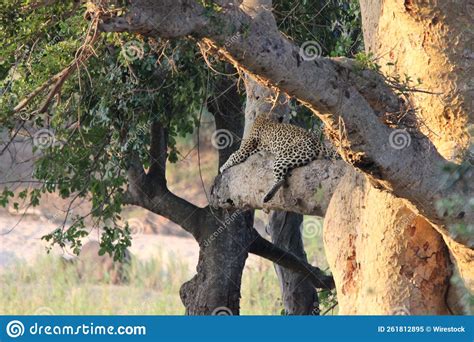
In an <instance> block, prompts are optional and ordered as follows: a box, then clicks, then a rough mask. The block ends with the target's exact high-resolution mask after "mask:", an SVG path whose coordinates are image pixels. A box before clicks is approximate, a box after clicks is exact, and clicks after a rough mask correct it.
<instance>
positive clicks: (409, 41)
mask: <svg viewBox="0 0 474 342" xmlns="http://www.w3.org/2000/svg"><path fill="white" fill-rule="evenodd" d="M459 6H461V5H460V4H459V2H455V1H443V2H442V4H441V2H440V3H439V4H437V2H436V1H427V2H426V1H425V2H420V1H395V0H390V1H378V0H376V1H372V0H370V1H369V0H362V1H361V7H362V16H363V24H364V37H365V43H366V47H367V49H368V51H370V52H372V53H374V55H375V56H377V57H378V58H379V59H378V60H377V63H379V64H380V65H381V66H382V70H383V71H384V72H385V73H387V74H391V73H393V72H395V73H396V74H399V75H404V74H406V75H408V76H410V77H411V78H412V79H415V80H416V79H417V78H420V79H421V81H422V85H421V86H420V87H421V88H423V89H426V90H429V91H433V92H441V93H442V94H443V95H442V96H434V95H432V94H426V93H415V94H412V95H411V100H412V101H414V103H415V104H416V106H417V108H419V113H420V115H421V118H422V120H423V121H424V124H425V126H424V127H423V128H422V129H424V133H425V134H426V135H428V136H429V137H430V139H431V141H432V142H433V143H434V145H435V146H436V147H437V149H438V151H440V152H441V153H442V154H443V155H444V157H445V158H447V159H453V158H458V157H459V156H460V155H461V154H462V152H463V149H465V148H466V147H467V146H468V144H467V139H466V138H467V137H466V131H465V125H466V123H467V122H472V117H471V118H469V117H468V113H469V111H468V110H466V109H467V108H468V104H467V102H465V100H466V99H467V98H471V99H472V93H471V94H468V92H467V91H466V89H467V88H466V87H465V85H466V84H467V83H466V82H467V81H468V78H469V77H470V76H469V72H467V69H468V68H467V66H468V65H469V64H470V65H471V67H472V62H471V63H469V61H468V60H467V58H466V57H463V55H462V53H461V52H462V51H466V50H465V49H466V48H468V37H467V35H466V36H463V35H462V32H463V29H464V28H463V27H465V26H464V25H466V24H467V22H464V23H463V20H464V17H463V16H462V15H461V17H459V13H462V12H463V11H462V10H461V9H460V8H458V7H459ZM464 13H465V12H464ZM471 19H472V18H471ZM471 38H472V36H471ZM387 62H390V63H395V66H394V67H391V66H388V65H387ZM391 68H392V69H391ZM393 69H394V70H393ZM470 75H472V70H471V73H470ZM463 90H464V91H463ZM470 105H472V104H470ZM471 109H472V108H471ZM471 112H472V111H471ZM433 167H435V166H433ZM348 204H350V205H348ZM324 232H325V246H326V251H327V256H328V261H329V263H330V265H331V269H332V270H333V272H334V277H335V281H336V284H337V290H338V299H339V307H340V313H343V314H446V313H449V312H452V311H455V309H454V306H459V303H454V305H453V304H451V305H452V306H453V307H449V305H448V304H447V298H448V290H449V278H450V276H451V274H452V264H451V261H450V259H449V254H448V248H447V245H446V243H445V241H443V238H444V239H445V240H446V242H447V243H448V245H449V244H451V245H454V244H455V242H454V241H453V240H452V239H450V238H449V237H448V236H446V235H444V236H442V235H440V234H439V233H438V232H437V231H435V230H434V229H433V227H432V226H431V225H430V224H429V223H428V222H427V221H426V220H425V219H424V218H423V217H421V216H419V215H416V214H414V213H413V212H412V211H411V210H410V209H408V208H407V207H406V206H405V205H404V203H403V202H402V201H401V200H400V199H398V198H396V197H394V196H393V195H391V194H389V193H386V192H383V191H380V190H377V189H375V188H374V187H373V186H371V185H370V184H369V182H367V180H366V179H365V177H364V176H362V175H360V174H358V173H357V172H354V171H351V172H348V173H347V174H346V175H345V177H344V178H343V180H342V181H341V183H340V184H339V187H338V189H337V191H336V195H335V196H334V197H333V199H332V200H331V203H330V205H329V208H328V211H327V216H326V220H325V228H324ZM450 247H451V246H450ZM458 247H459V246H458ZM460 248H461V249H462V252H460V254H463V260H469V259H471V262H472V250H469V249H467V248H466V249H464V248H462V247H460ZM451 250H452V251H453V250H454V252H453V253H454V256H455V257H457V254H456V250H455V249H453V248H451ZM469 254H471V257H468V256H467V257H466V255H469ZM459 265H460V267H461V272H462V273H464V276H465V279H466V280H467V284H468V286H469V281H470V280H469V279H472V275H470V274H471V272H472V268H471V269H470V270H469V267H466V265H465V264H464V263H463V262H462V261H461V262H459ZM463 265H464V267H463ZM456 304H458V305H456ZM451 309H452V310H451Z"/></svg>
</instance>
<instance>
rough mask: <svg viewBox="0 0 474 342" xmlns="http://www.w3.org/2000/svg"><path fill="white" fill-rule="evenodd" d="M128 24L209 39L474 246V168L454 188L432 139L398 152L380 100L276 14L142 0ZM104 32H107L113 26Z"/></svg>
mask: <svg viewBox="0 0 474 342" xmlns="http://www.w3.org/2000/svg"><path fill="white" fill-rule="evenodd" d="M121 20H122V21H123V20H124V19H121ZM125 20H126V22H127V23H128V25H129V26H130V31H133V32H140V33H142V34H147V35H155V36H160V37H164V38H173V37H182V36H186V35H192V36H194V37H195V38H197V39H201V40H203V41H204V42H205V43H206V44H208V45H210V46H213V47H214V48H215V49H216V50H217V51H218V52H219V54H220V55H221V56H223V57H225V58H227V59H228V60H229V61H230V62H232V63H233V64H234V65H235V66H237V67H239V68H241V69H244V70H245V71H246V72H247V73H249V74H250V75H252V77H254V78H256V79H258V80H259V82H261V83H263V84H265V85H267V86H274V87H277V88H279V89H281V90H282V91H285V92H286V93H288V94H289V95H292V96H295V97H297V98H298V99H299V100H300V101H302V102H303V103H304V104H305V105H306V106H307V107H308V108H310V109H312V110H313V111H314V112H315V113H316V115H318V116H319V117H320V118H321V119H322V120H323V122H324V123H325V125H326V127H327V128H328V129H329V131H330V138H331V140H332V141H333V142H334V143H335V145H336V146H338V148H339V152H340V153H341V155H342V157H343V158H344V160H345V161H347V162H348V163H349V164H351V165H353V166H354V167H356V168H357V169H359V170H361V171H362V172H364V173H365V174H366V175H367V176H368V177H369V178H370V179H371V180H372V182H373V183H374V184H376V185H377V186H379V187H381V188H384V189H386V190H387V191H390V192H391V193H393V194H394V195H395V196H398V197H401V198H404V199H406V200H408V203H407V204H408V205H409V206H410V207H411V208H412V209H413V210H414V211H416V212H417V213H419V214H421V215H422V216H424V217H425V218H427V219H428V220H429V221H430V222H431V223H432V224H433V225H435V226H437V227H438V229H439V230H440V231H441V232H443V233H444V234H448V235H450V236H451V237H452V238H454V239H455V240H456V241H458V242H460V243H462V244H465V245H467V246H470V247H471V248H472V246H473V244H474V241H473V239H471V238H470V237H466V236H460V235H456V234H455V233H454V232H453V228H454V227H455V226H457V225H459V224H464V225H469V224H472V222H474V210H472V208H471V204H470V203H471V202H470V200H471V197H472V195H473V194H474V182H472V179H473V178H474V175H473V174H474V170H473V168H472V166H471V167H470V169H469V170H467V171H465V172H463V173H462V174H460V173H459V172H455V173H453V177H452V182H446V181H445V180H446V172H445V170H446V169H449V168H451V169H456V168H457V165H455V164H453V163H451V162H449V161H447V160H445V159H444V158H443V157H442V156H441V155H440V154H439V153H438V152H437V150H436V148H435V147H434V145H433V144H432V143H431V141H429V140H428V139H427V138H424V137H423V138H422V139H414V138H413V137H414V136H413V135H412V134H409V133H406V134H407V135H408V138H407V139H411V144H409V145H408V146H406V147H405V148H403V149H396V148H393V146H392V144H391V143H390V142H391V137H392V135H393V133H396V132H395V131H394V130H393V129H391V128H389V127H388V126H387V125H386V124H385V123H384V122H383V120H381V118H380V115H381V113H380V111H379V110H378V109H377V108H374V107H375V106H374V107H372V106H373V103H372V102H373V101H371V100H370V98H368V97H367V94H370V93H371V92H370V91H369V92H367V91H366V92H365V93H364V91H363V90H362V89H361V86H360V82H355V83H354V82H353V80H354V79H355V77H353V75H351V72H350V70H348V69H347V68H344V67H343V66H341V63H339V62H335V61H333V60H332V59H329V58H315V59H314V60H304V59H303V58H302V57H301V55H300V49H299V47H298V46H296V45H295V44H294V43H292V42H290V41H289V40H288V39H287V38H286V37H284V36H283V35H282V34H281V33H280V32H279V31H278V29H277V27H276V26H275V25H274V20H273V18H272V17H271V13H263V14H262V15H257V16H256V17H255V18H252V17H251V16H250V15H248V14H247V13H245V12H244V11H242V10H241V9H239V8H237V7H231V8H223V9H222V11H211V12H210V11H209V10H208V11H206V10H205V8H203V7H202V6H201V5H200V4H198V3H197V1H192V0H182V1H174V0H164V1H160V2H159V3H156V2H153V1H150V0H139V1H136V2H134V5H133V6H132V7H130V12H129V14H127V16H126V19H125ZM112 21H113V20H112ZM109 24H110V20H109ZM109 27H110V26H109ZM102 28H103V29H104V30H107V26H106V25H103V26H102ZM230 38H233V39H230ZM374 91H376V89H375V90H374ZM364 95H365V96H364ZM387 95H388V98H386V99H380V100H383V106H382V108H387V109H389V110H388V111H390V110H391V109H394V106H395V105H396V104H398V101H395V100H396V96H395V95H394V94H389V93H387ZM366 97H367V98H366ZM388 100H390V101H388ZM387 105H389V106H388V107H387ZM384 110H385V109H384ZM412 138H413V139H412ZM454 197H456V198H460V199H461V200H460V202H461V203H463V205H459V206H458V207H456V208H455V209H454V211H453V212H451V213H449V214H447V213H446V212H444V211H443V212H439V210H438V207H437V204H438V203H439V201H441V200H443V199H446V198H454Z"/></svg>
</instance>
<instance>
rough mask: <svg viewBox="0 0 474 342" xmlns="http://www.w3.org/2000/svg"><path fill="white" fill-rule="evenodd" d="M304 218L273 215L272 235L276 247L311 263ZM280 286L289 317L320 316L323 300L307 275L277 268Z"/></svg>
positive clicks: (271, 221) (277, 213) (270, 223)
mask: <svg viewBox="0 0 474 342" xmlns="http://www.w3.org/2000/svg"><path fill="white" fill-rule="evenodd" d="M302 223H303V215H301V214H296V213H290V212H286V211H273V212H272V213H271V214H270V220H269V223H268V232H269V234H270V235H271V237H272V242H273V243H274V244H275V246H278V247H281V248H283V249H285V250H288V251H291V252H292V253H293V254H295V255H296V256H298V257H299V258H300V259H302V260H304V261H307V257H306V253H305V251H304V246H303V239H302V236H301V230H300V229H301V224H302ZM275 270H276V273H277V275H278V280H279V282H280V289H281V293H282V300H283V305H284V306H285V314H287V315H318V314H319V300H318V296H317V293H316V289H315V288H314V285H313V284H312V282H311V281H310V280H309V279H308V277H307V275H303V274H299V273H296V272H294V271H292V270H289V269H286V268H284V267H281V266H279V265H277V264H275Z"/></svg>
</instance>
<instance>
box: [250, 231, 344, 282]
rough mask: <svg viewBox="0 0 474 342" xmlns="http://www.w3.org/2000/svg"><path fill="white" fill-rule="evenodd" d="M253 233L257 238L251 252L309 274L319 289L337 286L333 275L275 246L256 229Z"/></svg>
mask: <svg viewBox="0 0 474 342" xmlns="http://www.w3.org/2000/svg"><path fill="white" fill-rule="evenodd" d="M253 234H254V235H255V239H254V241H253V243H252V244H251V245H250V248H249V251H250V253H253V254H256V255H259V256H261V257H263V258H265V259H268V260H270V261H273V262H274V263H276V264H278V265H280V266H283V267H286V268H288V269H289V270H292V271H295V272H298V273H299V274H302V275H305V276H307V277H308V278H309V279H310V280H311V282H312V283H313V285H314V287H316V288H318V289H328V290H331V289H333V288H334V287H335V285H334V279H333V277H332V276H328V275H326V274H324V272H323V271H321V270H320V269H319V268H317V267H314V266H312V265H310V264H308V263H307V262H305V261H304V260H301V259H300V258H298V257H296V256H295V255H294V254H292V253H290V252H287V251H285V250H283V249H281V248H279V247H277V246H275V245H274V244H272V243H271V242H270V241H267V240H265V239H264V238H263V237H262V236H260V234H258V232H257V231H256V230H253Z"/></svg>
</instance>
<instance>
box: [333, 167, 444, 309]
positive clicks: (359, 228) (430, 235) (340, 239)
mask: <svg viewBox="0 0 474 342" xmlns="http://www.w3.org/2000/svg"><path fill="white" fill-rule="evenodd" d="M324 243H325V250H326V256H327V259H328V262H329V264H330V267H331V269H332V270H333V272H334V279H335V282H336V284H337V285H336V288H337V294H338V301H339V313H340V314H358V315H369V314H370V315H377V314H378V315H380V314H388V315H389V314H412V315H415V314H425V315H426V314H433V315H436V314H447V313H448V312H449V310H448V308H447V304H446V302H445V298H446V294H447V290H448V285H449V277H450V275H451V262H450V260H449V254H448V250H447V248H446V245H445V244H444V243H443V240H442V238H441V236H440V235H439V234H438V233H437V232H436V231H435V230H434V229H433V228H432V227H431V226H430V225H429V224H428V223H427V222H426V221H425V220H424V219H423V218H422V217H420V216H418V215H415V214H413V213H412V212H411V211H410V210H409V209H407V208H406V206H405V205H404V204H403V201H402V200H400V199H396V198H394V197H393V196H392V195H390V194H388V193H386V192H383V191H380V190H377V189H375V188H374V187H372V186H371V185H370V184H369V183H368V182H367V181H366V179H365V178H364V176H363V175H361V174H359V173H357V172H355V171H350V172H348V173H347V174H346V176H344V178H343V180H342V181H341V183H340V184H339V186H338V188H337V190H336V193H335V195H334V197H333V200H332V201H331V203H330V205H329V208H328V211H327V214H326V218H325V222H324Z"/></svg>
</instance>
